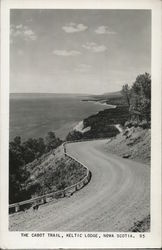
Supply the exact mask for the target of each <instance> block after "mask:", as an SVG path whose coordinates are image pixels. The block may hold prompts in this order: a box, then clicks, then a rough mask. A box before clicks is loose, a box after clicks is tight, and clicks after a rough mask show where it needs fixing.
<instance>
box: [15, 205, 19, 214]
mask: <svg viewBox="0 0 162 250" xmlns="http://www.w3.org/2000/svg"><path fill="white" fill-rule="evenodd" d="M19 210H20V206H19V205H16V206H15V212H16V213H17V212H18V211H19Z"/></svg>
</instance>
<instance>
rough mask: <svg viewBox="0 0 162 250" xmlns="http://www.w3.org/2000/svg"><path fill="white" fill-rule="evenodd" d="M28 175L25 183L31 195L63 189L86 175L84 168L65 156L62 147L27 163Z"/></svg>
mask: <svg viewBox="0 0 162 250" xmlns="http://www.w3.org/2000/svg"><path fill="white" fill-rule="evenodd" d="M27 169H28V171H29V172H30V177H29V178H28V180H27V181H26V183H25V186H26V189H27V190H28V191H29V192H30V193H31V196H32V197H36V196H40V195H43V194H47V193H50V192H55V191H58V190H62V189H65V188H66V187H68V186H71V185H73V184H75V183H77V182H79V181H80V180H81V179H83V178H84V177H85V176H86V173H87V172H86V169H85V168H84V167H83V166H81V165H80V164H79V163H77V162H75V161H74V160H72V159H70V158H68V157H65V156H64V154H63V151H62V148H61V147H59V148H58V149H57V150H56V151H55V152H53V153H51V154H46V155H44V156H43V157H42V158H41V159H38V160H35V161H34V162H32V163H30V164H28V165H27Z"/></svg>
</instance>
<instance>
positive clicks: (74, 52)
mask: <svg viewBox="0 0 162 250" xmlns="http://www.w3.org/2000/svg"><path fill="white" fill-rule="evenodd" d="M52 53H53V54H55V55H57V56H78V55H80V54H81V52H80V51H77V50H54V51H53V52H52Z"/></svg>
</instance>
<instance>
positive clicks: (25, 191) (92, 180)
mask: <svg viewBox="0 0 162 250" xmlns="http://www.w3.org/2000/svg"><path fill="white" fill-rule="evenodd" d="M10 42H11V44H10V52H11V54H10V56H11V58H10V60H11V61H10V144H9V203H10V206H9V208H10V213H11V215H10V219H9V227H10V230H14V231H15V230H20V231H23V230H25V231H26V230H27V231H30V230H31V231H95V232H96V231H99V232H100V231H106V232H109V231H113V232H115V231H117V232H120V231H121V232H123V231H128V232H147V231H150V142H151V12H150V11H149V10H42V9H41V10H23V9H18V10H11V12H10Z"/></svg>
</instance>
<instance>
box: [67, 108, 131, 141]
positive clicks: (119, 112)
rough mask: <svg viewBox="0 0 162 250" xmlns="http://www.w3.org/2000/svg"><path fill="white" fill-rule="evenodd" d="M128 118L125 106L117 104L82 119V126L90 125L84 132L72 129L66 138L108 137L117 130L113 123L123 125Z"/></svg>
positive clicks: (114, 134) (115, 133)
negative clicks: (114, 106)
mask: <svg viewBox="0 0 162 250" xmlns="http://www.w3.org/2000/svg"><path fill="white" fill-rule="evenodd" d="M128 119H129V111H128V107H127V106H118V107H116V108H112V109H105V110H103V111H100V112H98V113H97V114H96V115H92V116H90V117H88V118H86V119H84V120H83V123H84V128H86V127H91V129H90V130H89V131H87V132H85V133H81V132H78V131H72V132H70V133H69V134H68V136H67V138H66V139H67V140H69V141H70V140H80V139H93V138H110V137H113V136H116V135H117V134H118V133H119V131H118V129H117V128H116V127H115V126H114V125H115V124H121V125H124V124H125V122H126V121H127V120H128Z"/></svg>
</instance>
